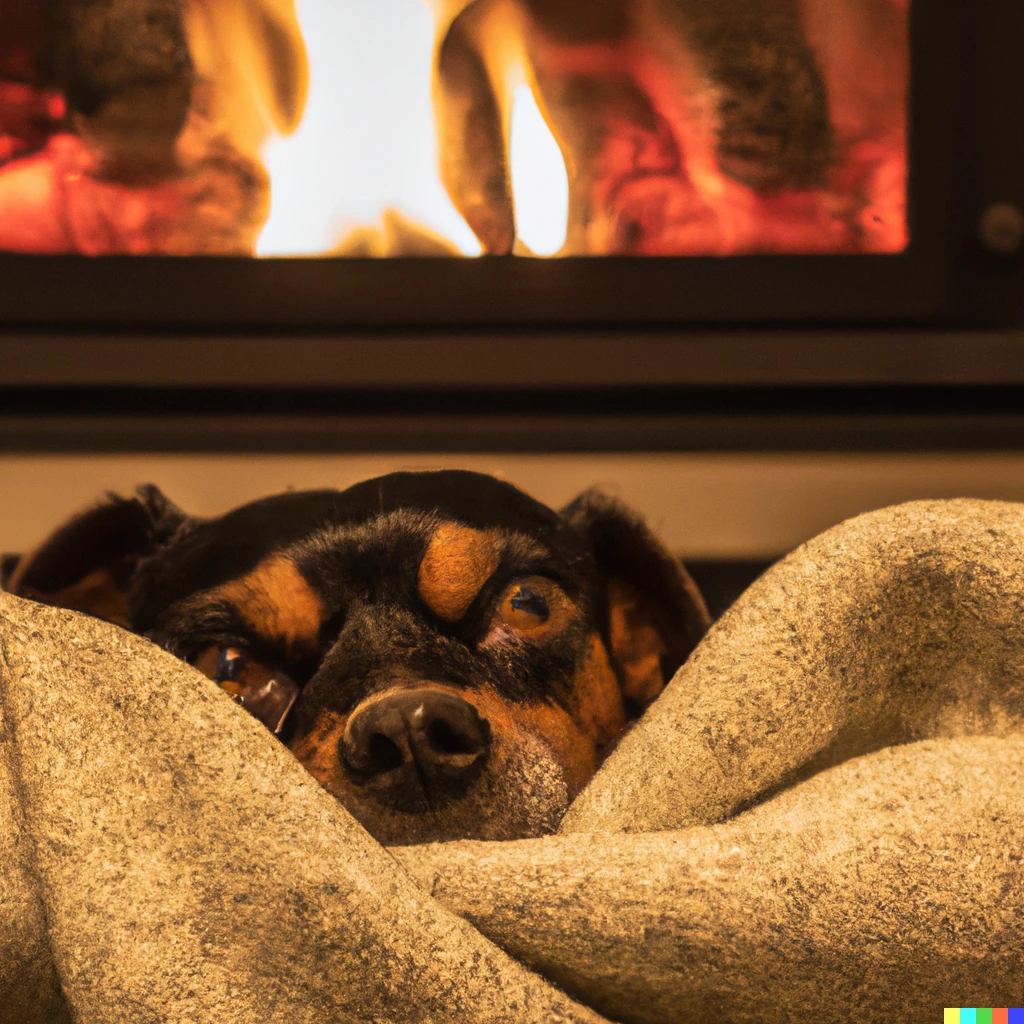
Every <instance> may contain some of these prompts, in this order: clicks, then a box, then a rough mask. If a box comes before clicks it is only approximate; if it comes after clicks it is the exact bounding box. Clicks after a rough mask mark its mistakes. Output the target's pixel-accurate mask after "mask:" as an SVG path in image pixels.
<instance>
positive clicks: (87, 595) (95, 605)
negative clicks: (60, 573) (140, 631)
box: [12, 569, 131, 629]
mask: <svg viewBox="0 0 1024 1024" xmlns="http://www.w3.org/2000/svg"><path fill="white" fill-rule="evenodd" d="M12 590H13V588H12ZM21 594H22V596H23V597H30V598H32V599H33V600H36V601H44V602H45V603H46V604H52V605H56V606H57V607H58V608H70V609H71V610H72V611H76V612H85V613H86V614H87V615H95V616H96V618H98V619H104V620H105V621H106V622H113V623H114V625H116V626H123V627H124V628H125V629H131V615H130V614H129V612H128V595H127V594H126V593H125V592H124V591H123V590H120V589H119V588H118V586H117V584H116V583H115V582H114V577H113V576H112V575H111V574H110V572H109V570H107V569H94V570H93V571H92V572H91V573H89V575H88V576H83V577H82V578H81V579H80V580H78V581H77V582H75V583H72V584H70V585H69V586H66V587H62V588H61V589H60V590H55V591H54V592H53V593H51V594H42V593H37V592H36V591H34V590H33V589H32V588H31V587H25V588H23V590H22V591H21Z"/></svg>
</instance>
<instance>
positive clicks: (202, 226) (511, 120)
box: [0, 0, 1024, 330]
mask: <svg viewBox="0 0 1024 1024" xmlns="http://www.w3.org/2000/svg"><path fill="white" fill-rule="evenodd" d="M357 6H358V5H348V9H347V10H346V9H341V10H336V9H335V8H333V7H331V6H330V5H325V4H320V3H317V2H316V0H305V3H299V4H298V5H297V6H296V7H293V6H292V4H291V3H290V2H285V0H265V2H262V3H258V4H254V5H244V4H239V3H235V2H233V0H223V2H221V3H216V4H213V3H211V4H204V5H200V4H195V3H188V2H186V0H146V2H145V3H140V4H138V5H130V7H129V5H120V4H118V3H117V2H116V0H105V2H103V3H88V4H87V3H84V2H82V0H78V2H69V3H66V4H54V3H47V2H44V0H18V2H17V3H14V4H11V5H8V6H7V7H6V8H5V12H4V14H3V19H4V20H3V23H2V25H0V28H3V36H4V37H5V38H6V42H5V43H3V44H0V248H2V249H5V250H7V251H6V252H3V253H2V255H0V272H2V273H3V278H4V281H5V287H4V289H3V291H2V294H0V317H2V319H3V322H4V323H5V324H8V325H12V326H13V325H20V326H25V327H28V326H30V325H45V326H56V325H58V324H61V325H67V326H76V327H83V326H87V325H88V326H95V327H117V326H126V325H131V326H133V327H149V328H156V329H165V328H182V327H185V328H191V329H196V328H203V327H216V328H217V329H218V330H220V329H232V328H234V329H239V328H241V329H250V328H253V327H259V328H267V327H270V328H284V329H293V328H294V329H299V330H303V329H311V328H312V329H328V330H344V329H352V328H367V327H373V328H405V327H415V328H424V327H435V328H458V327H486V328H494V327H502V328H509V327H520V328H533V327H538V326H552V327H554V326H558V327H567V326H575V327H585V328H595V327H604V328H608V327H612V326H628V327H630V328H637V327H640V326H652V325H658V326H661V327H665V326H679V325H683V324H695V323H700V324H705V325H707V324H723V323H757V324H766V323H808V322H813V323H817V324H821V323H825V322H841V323H844V324H850V323H853V322H856V323H861V324H864V323H880V322H884V323H887V324H890V325H891V324H897V323H899V324H908V323H914V324H931V325H935V324H939V323H942V324H945V325H954V324H955V325H962V324H968V323H970V324H975V325H979V326H980V325H985V326H992V325H1005V324H1008V323H1013V322H1016V321H1017V320H1018V319H1019V316H1020V313H1021V305H1020V295H1021V289H1020V287H1019V285H1020V267H1019V262H1018V260H1017V258H1016V253H1017V252H1018V250H1019V246H1020V244H1021V235H1022V233H1024V220H1022V215H1021V212H1020V211H1021V209H1024V199H1022V197H1021V195H1020V184H1019V174H1018V170H1019V167H1020V166H1021V156H1022V153H1021V149H1022V143H1021V142H1020V139H1019V131H1018V130H1017V126H1018V125H1019V124H1020V114H1021V110H1022V104H1024V86H1022V85H1021V83H1020V81H1019V75H1016V74H1015V73H1014V72H1015V67H1014V63H1013V62H1014V59H1015V54H1014V46H1013V41H1014V40H1015V39H1017V38H1019V29H1020V20H1021V15H1020V13H1019V11H1018V10H1017V9H1016V6H1015V5H1014V4H1012V3H1010V2H1009V0H1005V2H999V3H993V4H990V5H987V6H986V7H985V8H984V9H981V10H966V9H963V7H962V5H955V4H952V3H949V4H947V3H938V2H931V3H925V2H924V0H920V2H918V3H917V4H910V5H908V3H907V2H906V0H834V2H833V0H758V2H757V3H753V4H751V3H738V2H735V3H725V4H711V3H708V2H705V0H685V2H683V0H672V2H670V0H644V2H643V3H637V4H626V3H625V2H624V0H605V2H602V3H600V4H597V5H596V6H595V5H590V6H588V7H587V8H586V11H587V12H588V13H586V14H585V15H581V14H580V13H579V12H578V11H577V10H576V7H577V5H572V4H565V3H560V2H557V0H551V2H547V3H541V2H539V0H507V2H504V0H503V2H500V3H499V2H498V0H472V2H469V3H459V2H453V3H441V2H440V0H437V2H436V3H434V4H433V6H431V5H430V4H428V3H425V2H424V0H389V2H388V3H385V4H384V5H382V6H379V7H378V6H376V5H375V7H374V10H373V15H372V17H371V16H370V15H369V14H368V13H366V12H363V13H362V14H361V13H360V12H359V11H358V10H356V8H357ZM126 12H127V13H126ZM227 40H231V41H232V42H231V43H230V44H229V43H228V42H227ZM481 252H483V253H485V254H488V256H489V258H485V259H466V258H464V254H473V253H481ZM83 253H84V254H91V255H95V256H102V257H103V258H101V259H93V260H83V259H82V258H81V254H83ZM257 253H258V254H260V255H261V256H264V257H266V258H263V259H259V260H253V259H252V258H251V256H252V255H253V254H257ZM129 255H131V256H132V257H133V258H128V256H129ZM140 255H146V256H147V257H148V258H147V259H140V258H138V257H139V256H140ZM171 255H173V256H175V257H178V258H174V259H171V258H169V257H170V256H171ZM428 255H429V256H432V257H433V258H431V259H427V258H426V257H427V256H428ZM543 255H557V256H558V257H559V258H557V259H551V258H540V257H541V256H543ZM182 256H186V257H188V258H187V259H182V258H180V257H182ZM214 256H217V258H216V259H214V258H213V257H214ZM285 256H287V257H288V258H284V257H285ZM380 256H390V257H391V258H388V259H380V258H377V257H380ZM55 295H59V302H54V301H52V298H53V296H55Z"/></svg>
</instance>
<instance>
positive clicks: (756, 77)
mask: <svg viewBox="0 0 1024 1024" xmlns="http://www.w3.org/2000/svg"><path fill="white" fill-rule="evenodd" d="M436 4H437V6H436V18H437V23H438V38H439V42H438V47H437V59H436V69H435V102H436V111H437V120H438V134H439V144H440V148H441V154H440V163H441V169H442V177H443V180H444V183H445V186H446V188H447V189H448V192H449V194H450V195H451V197H452V200H453V202H454V203H455V205H456V207H457V208H458V209H459V211H460V212H461V213H462V214H463V216H464V217H465V218H466V220H467V221H468V222H469V224H470V226H471V227H472V228H473V230H474V231H475V233H476V234H477V236H478V237H479V239H480V241H481V243H482V245H483V248H484V251H485V252H489V253H508V252H511V251H512V250H513V246H514V241H515V215H514V204H513V199H512V190H511V185H510V175H509V169H508V129H507V126H508V121H509V108H510V96H511V92H512V89H513V88H514V86H515V84H516V83H517V82H518V81H521V80H524V79H525V80H526V81H527V82H528V83H529V84H530V86H531V88H532V90H533V92H534V94H535V96H536V98H537V102H538V105H539V106H540V109H541V110H542V111H543V113H544V115H545V118H546V120H547V122H548V124H549V126H550V128H551V130H552V132H553V133H554V135H555V138H556V139H557V141H558V143H559V146H560V148H561V150H562V154H563V156H564V158H565V163H566V167H567V169H568V173H569V181H570V198H569V228H568V235H567V241H566V246H565V250H564V252H565V253H567V254H571V253H579V254H605V253H630V254H638V255H639V254H652V255H655V254H657V255H669V254H715V255H726V254H729V253H736V252H878V251H883V252H888V251H898V250H900V249H902V248H903V246H904V245H905V244H906V221H905V213H904V202H905V199H904V197H905V177H906V152H905V149H906V141H905V120H906V84H907V64H908V43H907V35H906V4H905V3H897V2H896V0H838V2H835V0H753V2H752V0H726V2H722V0H714V2H712V0H636V2H627V0H600V2H595V3H590V4H587V5H580V4H574V3H571V2H569V0H436Z"/></svg>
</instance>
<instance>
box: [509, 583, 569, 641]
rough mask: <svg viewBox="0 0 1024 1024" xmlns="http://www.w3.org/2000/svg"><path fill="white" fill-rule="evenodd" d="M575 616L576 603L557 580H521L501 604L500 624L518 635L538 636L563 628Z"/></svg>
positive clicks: (510, 589) (511, 588)
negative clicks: (573, 608) (570, 599)
mask: <svg viewBox="0 0 1024 1024" xmlns="http://www.w3.org/2000/svg"><path fill="white" fill-rule="evenodd" d="M571 614H572V604H571V602H570V601H569V598H568V597H566V595H565V593H564V592H563V591H562V589H561V588H560V587H559V586H558V584H557V583H555V582H554V581H553V580H549V579H546V578H545V577H543V576H530V577H527V578H526V579H524V580H517V581H516V582H515V583H513V584H512V585H511V586H510V587H509V588H508V589H507V590H506V591H505V593H504V594H503V595H502V598H501V601H500V602H499V603H498V607H497V614H496V616H495V618H496V620H497V622H500V623H501V624H502V625H504V626H507V627H511V628H512V629H514V630H515V631H516V632H517V633H524V634H538V633H542V632H543V633H547V632H550V631H551V630H552V629H559V628H560V627H561V626H563V625H565V623H566V622H567V621H568V619H569V618H570V616H571Z"/></svg>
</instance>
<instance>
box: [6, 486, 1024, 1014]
mask: <svg viewBox="0 0 1024 1024" xmlns="http://www.w3.org/2000/svg"><path fill="white" fill-rule="evenodd" d="M1022 669H1024V506H1020V505H1010V504H1002V503H995V502H980V501H954V502H919V503H915V504H910V505H903V506H898V507H896V508H892V509H885V510H882V511H880V512H875V513H871V514H869V515H866V516H861V517H859V518H858V519H854V520H851V521H850V522H848V523H845V524H843V525H841V526H838V527H836V528H835V529H833V530H830V531H828V532H827V533H825V534H822V535H821V536H820V537H817V538H815V539H814V540H813V541H811V542H809V543H808V544H806V545H804V546H803V547H801V548H800V549H798V550H797V551H796V552H794V553H793V554H792V555H790V556H789V557H788V558H786V559H785V560H783V561H782V562H781V563H779V565H777V566H776V567H775V568H773V569H772V570H771V571H770V572H769V573H768V574H767V575H766V576H764V577H763V578H762V579H761V580H760V581H758V582H757V583H755V584H754V586H753V587H751V588H750V590H749V591H748V592H747V593H746V594H745V595H744V596H743V597H742V598H741V599H740V601H739V602H738V603H737V604H736V606H734V608H733V609H732V610H731V611H730V612H728V613H727V614H726V615H725V616H724V617H723V618H722V620H721V621H720V622H719V623H718V624H717V625H716V626H715V627H714V628H713V629H712V630H711V632H710V633H709V634H708V636H707V638H706V639H705V640H704V642H703V643H702V644H701V645H700V647H699V648H698V649H697V651H696V652H695V653H694V655H693V657H692V658H691V659H690V661H689V662H688V663H687V664H686V665H685V666H684V667H683V668H682V669H681V670H680V672H679V674H678V675H677V676H676V678H675V680H674V681H673V682H672V684H671V685H670V686H669V687H668V689H667V690H666V691H665V693H664V695H663V696H662V697H661V698H660V699H659V700H658V701H657V702H656V703H655V704H654V705H653V706H652V708H651V709H650V710H649V711H648V713H647V715H646V716H645V717H644V719H643V720H642V722H641V723H640V725H639V726H638V727H636V728H635V729H634V730H633V731H632V732H631V733H630V734H629V736H627V738H626V739H625V740H624V741H623V742H622V743H621V744H620V746H619V748H618V749H617V750H616V752H615V753H614V754H613V755H612V757H611V758H610V759H609V760H608V762H607V763H606V764H605V766H604V767H603V768H602V770H601V771H600V772H599V773H598V775H597V776H596V777H595V779H594V780H593V782H592V783H591V785H590V786H589V787H588V788H587V789H586V790H585V791H584V792H583V793H582V795H581V796H580V797H579V798H578V800H577V801H576V803H575V804H574V805H573V807H572V808H571V809H570V811H569V813H568V815H567V816H566V819H565V821H564V823H563V834H561V835H557V836H552V837H549V838H545V839H537V840H524V841H520V842H509V843H484V842H460V843H450V844H443V845H436V846H423V847H412V848H406V849H401V850H391V851H388V850H385V849H384V848H382V847H381V846H380V845H378V844H377V843H376V842H375V841H374V840H372V839H371V838H370V837H369V836H368V835H367V834H366V833H365V832H364V831H363V830H362V828H361V827H360V826H359V825H358V824H356V822H355V821H354V820H353V819H352V818H351V817H350V816H349V815H348V814H347V812H346V811H345V810H344V809H343V808H342V807H341V806H340V805H338V804H337V803H335V802H334V800H333V799H332V798H331V797H329V796H328V795H327V794H326V793H325V792H324V791H322V790H321V789H320V788H319V787H318V786H317V784H316V783H315V782H314V781H313V780H312V779H311V778H309V777H308V776H307V775H306V774H305V772H304V771H303V770H302V769H301V768H300V767H299V765H298V764H297V763H296V762H295V761H294V760H293V759H292V757H291V755H290V754H289V753H288V752H287V751H286V750H285V749H284V748H282V747H281V746H280V745H279V744H278V743H277V741H276V740H275V739H274V738H273V737H272V736H271V735H270V734H269V733H267V732H266V730H264V729H263V728H262V726H260V725H259V724H258V723H257V722H256V721H254V720H253V719H251V718H250V717H248V716H247V715H246V714H245V713H244V712H243V711H242V710H240V709H239V708H238V707H237V706H235V705H234V704H233V703H232V701H231V700H230V699H229V698H228V697H227V696H226V695H225V694H223V693H222V692H221V691H220V690H218V688H217V687H216V686H215V685H214V684H212V683H211V682H209V681H208V680H207V679H206V678H205V677H202V676H200V675H199V674H198V673H197V672H195V671H194V670H193V669H191V668H189V667H188V666H187V665H184V664H183V663H181V662H179V661H177V660H175V659H174V658H172V657H171V656H170V655H168V654H166V653H164V652H163V651H160V650H158V649H157V648H155V647H153V646H152V645H151V644H149V643H147V642H146V641H145V640H143V639H140V638H138V637H135V636H132V635H131V634H128V633H126V632H124V631H122V630H120V629H118V628H116V627H113V626H109V625H106V624H104V623H101V622H98V621H94V620H91V619H87V618H84V617H82V616H80V615H76V614H74V613H70V612H65V611H58V610H53V609H48V608H43V607H41V606H38V605H34V604H32V603H29V602H26V601H22V600H18V599H16V598H13V597H10V596H7V595H0V1022H3V1024H15V1022H17V1024H34V1022H46V1024H62V1022H66V1021H75V1022H76V1024H108V1022H111V1024H113V1022H118V1024H120V1022H124V1024H144V1022H157V1021H159V1022H186V1021H188V1022H196V1024H207V1022H211V1024H213V1022H216V1024H234V1022H238V1024H254V1022H261V1024H263V1022H278V1021H280V1022H281V1024H306V1022H309V1024H312V1022H314V1021H315V1022H318V1024H324V1022H335V1021H337V1022H342V1021H346V1022H347V1021H367V1022H370V1021H373V1022H382V1024H383V1022H391V1024H412V1022H428V1021H433V1022H441V1021H459V1022H462V1021H465V1022H476V1021H495V1022H496V1021H509V1022H520V1021H522V1022H531V1021H536V1022H553V1021H579V1022H583V1021H591V1022H597V1021H601V1020H615V1021H622V1022H638V1024H654V1022H665V1024H670V1022H671V1024H676V1022H700V1021H708V1022H712V1021H714V1022H719V1021H729V1022H732V1024H739V1022H763V1024H771V1022H782V1021H814V1022H816V1024H827V1022H831V1021H835V1022H841V1021H857V1022H858V1024H862V1022H868V1021H878V1022H882V1021H886V1022H890V1021H921V1022H925V1021H932V1020H941V1009H942V1007H943V1006H992V1005H997V1006H1006V1005H1010V1006H1014V1005H1016V1006H1021V1005H1024V872H1022V867H1021V858H1022V852H1024V727H1022V726H1024V672H1022ZM833 766H834V767H833ZM567 993H568V994H567Z"/></svg>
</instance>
